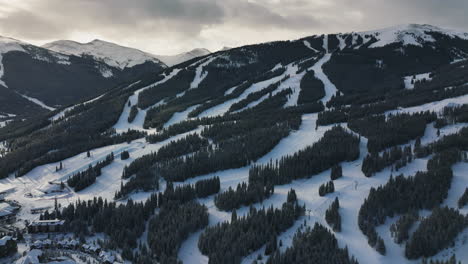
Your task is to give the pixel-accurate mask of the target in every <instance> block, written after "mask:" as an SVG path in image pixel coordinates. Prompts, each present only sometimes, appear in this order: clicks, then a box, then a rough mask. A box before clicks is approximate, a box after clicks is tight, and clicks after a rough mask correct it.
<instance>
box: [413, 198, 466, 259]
mask: <svg viewBox="0 0 468 264" xmlns="http://www.w3.org/2000/svg"><path fill="white" fill-rule="evenodd" d="M467 226H468V218H467V217H466V216H464V215H462V214H460V212H459V211H458V210H456V209H453V208H448V207H443V208H435V209H434V210H433V211H432V214H431V215H430V216H429V217H427V218H425V219H424V220H422V221H421V224H420V225H419V226H418V228H417V229H416V231H415V232H414V233H413V235H412V236H411V239H410V240H409V241H408V243H406V247H405V255H406V257H407V258H408V259H418V258H420V257H431V256H434V255H435V254H437V253H438V252H439V251H440V250H442V249H444V248H447V247H449V246H450V245H451V244H452V243H453V240H454V239H455V237H457V235H458V234H459V233H460V232H461V231H463V229H465V228H466V227H467Z"/></svg>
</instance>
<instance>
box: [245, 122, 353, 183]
mask: <svg viewBox="0 0 468 264" xmlns="http://www.w3.org/2000/svg"><path fill="white" fill-rule="evenodd" d="M358 157H359V138H358V137H357V136H355V135H353V134H351V133H349V132H347V131H346V130H345V129H344V128H342V127H341V126H335V127H333V128H332V129H330V130H328V131H326V132H325V134H324V136H323V137H322V138H321V139H320V140H319V141H318V142H316V143H315V144H313V145H312V146H309V147H307V148H305V149H303V150H300V151H298V152H296V153H294V154H293V155H290V156H284V157H282V158H281V159H280V160H278V161H276V162H274V163H273V162H271V163H269V164H267V165H255V166H253V167H252V168H251V169H250V171H249V184H250V183H254V182H263V183H264V184H267V183H269V182H271V183H273V184H274V185H280V184H286V183H289V182H291V181H292V180H295V179H301V178H305V177H310V176H312V175H314V174H317V173H320V172H322V171H325V170H327V169H330V168H331V167H333V166H335V165H337V164H338V163H340V162H343V161H352V160H355V159H357V158H358Z"/></svg>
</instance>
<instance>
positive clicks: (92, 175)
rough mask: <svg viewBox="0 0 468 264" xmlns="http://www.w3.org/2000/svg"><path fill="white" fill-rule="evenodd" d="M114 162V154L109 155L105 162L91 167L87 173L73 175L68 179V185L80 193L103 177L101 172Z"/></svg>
mask: <svg viewBox="0 0 468 264" xmlns="http://www.w3.org/2000/svg"><path fill="white" fill-rule="evenodd" d="M113 161H114V153H113V152H111V154H109V155H107V156H106V158H105V160H103V161H99V162H98V163H96V165H94V166H91V165H89V168H88V169H87V170H85V171H81V172H78V173H76V174H73V175H72V176H70V178H68V180H67V184H68V186H70V187H72V188H73V189H74V190H75V192H79V191H81V190H83V189H85V188H86V187H88V186H90V185H91V184H93V183H94V182H95V181H96V178H97V177H99V176H101V170H102V169H103V168H104V167H106V166H107V165H109V164H111V163H112V162H113Z"/></svg>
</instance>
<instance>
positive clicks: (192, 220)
mask: <svg viewBox="0 0 468 264" xmlns="http://www.w3.org/2000/svg"><path fill="white" fill-rule="evenodd" d="M207 225H208V209H207V208H206V207H205V206H204V205H201V204H199V203H197V202H194V201H190V202H187V203H177V202H172V201H171V202H168V203H166V204H165V205H164V206H163V207H162V208H161V210H160V212H159V213H158V214H157V215H155V217H153V218H152V219H151V220H150V222H149V227H148V246H149V249H150V251H151V254H152V256H154V258H155V259H156V260H157V261H158V262H159V263H162V264H169V263H175V264H176V263H179V262H178V261H177V253H178V252H179V248H180V245H181V244H182V242H183V241H184V240H185V239H187V237H188V236H189V234H190V233H193V232H195V231H197V230H200V229H202V228H204V227H206V226H207ZM154 258H153V259H154Z"/></svg>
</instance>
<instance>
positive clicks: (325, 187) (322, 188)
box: [319, 181, 335, 196]
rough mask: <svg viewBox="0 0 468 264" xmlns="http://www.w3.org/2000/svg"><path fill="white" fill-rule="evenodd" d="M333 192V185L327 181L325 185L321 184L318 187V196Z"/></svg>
mask: <svg viewBox="0 0 468 264" xmlns="http://www.w3.org/2000/svg"><path fill="white" fill-rule="evenodd" d="M334 191H335V185H334V184H333V181H329V182H327V183H324V184H321V185H320V187H319V195H320V196H325V195H327V194H329V193H332V192H334Z"/></svg>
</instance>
